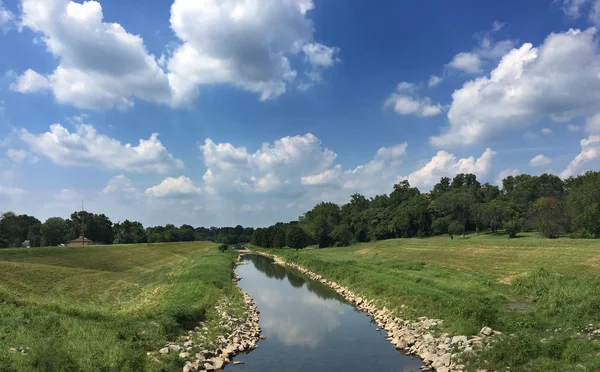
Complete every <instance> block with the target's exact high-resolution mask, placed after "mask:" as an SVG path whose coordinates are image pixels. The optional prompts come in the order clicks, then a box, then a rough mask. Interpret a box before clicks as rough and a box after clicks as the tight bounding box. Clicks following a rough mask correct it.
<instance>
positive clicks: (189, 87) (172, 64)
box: [11, 0, 339, 110]
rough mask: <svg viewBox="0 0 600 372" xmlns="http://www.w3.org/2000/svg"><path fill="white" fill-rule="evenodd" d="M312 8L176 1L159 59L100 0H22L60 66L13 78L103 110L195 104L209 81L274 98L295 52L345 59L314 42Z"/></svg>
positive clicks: (293, 2) (315, 63) (26, 16)
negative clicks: (169, 39)
mask: <svg viewBox="0 0 600 372" xmlns="http://www.w3.org/2000/svg"><path fill="white" fill-rule="evenodd" d="M313 7H314V4H313V3H312V1H311V0H287V1H277V0H268V1H244V2H242V1H239V0H175V1H174V3H173V4H172V6H171V17H170V23H171V29H172V30H173V31H174V32H175V35H176V36H177V38H178V43H173V44H171V45H170V46H169V47H168V49H167V50H166V51H165V52H163V53H162V54H161V56H160V57H159V58H158V59H157V58H156V57H155V56H154V55H152V54H150V53H149V52H148V51H147V50H146V47H145V45H144V41H143V40H142V38H141V37H140V36H138V35H133V34H131V33H128V32H127V31H126V30H125V29H124V28H123V27H122V26H121V25H120V24H118V23H108V22H104V14H103V10H102V6H101V5H100V3H99V2H97V1H86V2H83V3H76V2H74V1H69V0H22V17H21V18H22V22H21V26H22V27H27V28H29V29H31V30H32V31H34V32H36V33H37V34H38V35H40V36H41V38H40V39H41V41H42V42H43V43H44V44H45V46H46V48H47V50H48V51H49V52H50V53H52V54H53V55H54V56H55V57H56V58H57V60H58V66H57V67H56V68H55V69H54V71H52V72H51V73H48V74H46V73H43V72H36V71H33V70H26V71H25V72H24V73H23V74H22V75H21V76H20V77H18V78H17V80H16V81H15V82H14V83H13V84H12V86H11V87H12V89H13V90H16V91H19V92H23V93H33V92H42V91H51V92H52V94H53V95H54V97H55V98H56V100H57V101H58V102H59V103H65V104H71V105H74V106H76V107H78V108H82V109H98V110H102V109H110V108H118V109H129V108H131V107H132V106H133V105H134V101H135V99H142V100H147V101H151V102H157V103H163V104H168V105H171V106H173V107H177V106H181V105H190V104H191V103H193V102H194V100H195V98H196V96H197V94H198V86H199V85H203V84H219V83H230V84H233V85H235V86H238V87H241V88H242V89H245V90H248V91H250V92H255V93H258V94H259V95H260V98H261V100H266V99H271V98H275V97H277V96H279V95H281V94H283V93H285V92H286V89H287V86H288V85H289V84H290V83H291V82H293V81H294V80H295V78H296V75H297V71H296V70H295V69H294V68H292V66H291V65H290V59H291V58H292V57H295V56H296V55H297V54H299V53H304V54H305V56H306V58H307V59H308V61H309V62H310V63H309V64H310V67H309V68H308V69H307V71H306V73H312V74H313V75H312V76H313V78H314V77H315V76H317V75H319V74H320V69H322V68H324V67H328V66H331V65H333V64H334V63H335V62H337V61H338V60H339V59H338V57H337V55H338V53H339V48H335V47H330V46H327V45H323V44H321V43H317V42H314V41H313V34H314V26H313V24H312V22H311V21H310V20H309V19H308V18H307V13H308V11H310V10H311V9H313ZM319 76H320V75H319ZM315 83H316V81H315V79H312V80H311V84H315Z"/></svg>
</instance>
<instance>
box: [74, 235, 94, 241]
mask: <svg viewBox="0 0 600 372" xmlns="http://www.w3.org/2000/svg"><path fill="white" fill-rule="evenodd" d="M71 241H72V242H81V241H84V242H92V241H91V240H89V239H88V238H85V237H83V236H79V238H77V239H73V240H71Z"/></svg>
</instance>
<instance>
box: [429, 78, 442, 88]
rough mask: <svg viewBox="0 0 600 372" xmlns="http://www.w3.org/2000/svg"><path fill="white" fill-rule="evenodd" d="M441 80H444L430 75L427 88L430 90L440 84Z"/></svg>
mask: <svg viewBox="0 0 600 372" xmlns="http://www.w3.org/2000/svg"><path fill="white" fill-rule="evenodd" d="M442 80H444V79H443V78H442V77H441V76H438V75H431V76H430V77H429V81H428V82H427V86H428V87H430V88H433V87H435V86H437V85H438V84H439V83H441V82H442Z"/></svg>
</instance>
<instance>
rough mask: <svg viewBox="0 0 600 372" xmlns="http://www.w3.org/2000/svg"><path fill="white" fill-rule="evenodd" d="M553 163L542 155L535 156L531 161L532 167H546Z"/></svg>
mask: <svg viewBox="0 0 600 372" xmlns="http://www.w3.org/2000/svg"><path fill="white" fill-rule="evenodd" d="M551 163H552V160H551V159H550V158H549V157H547V156H545V155H542V154H539V155H536V156H534V157H533V158H532V159H531V160H530V161H529V164H530V165H531V166H532V167H545V166H546V165H550V164H551Z"/></svg>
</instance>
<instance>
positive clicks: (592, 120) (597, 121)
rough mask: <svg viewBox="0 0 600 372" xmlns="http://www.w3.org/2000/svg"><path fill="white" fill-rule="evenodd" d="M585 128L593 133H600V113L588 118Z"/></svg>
mask: <svg viewBox="0 0 600 372" xmlns="http://www.w3.org/2000/svg"><path fill="white" fill-rule="evenodd" d="M585 130H586V131H587V132H588V133H591V134H600V113H598V114H595V115H593V116H590V117H588V118H587V119H586V121H585Z"/></svg>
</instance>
